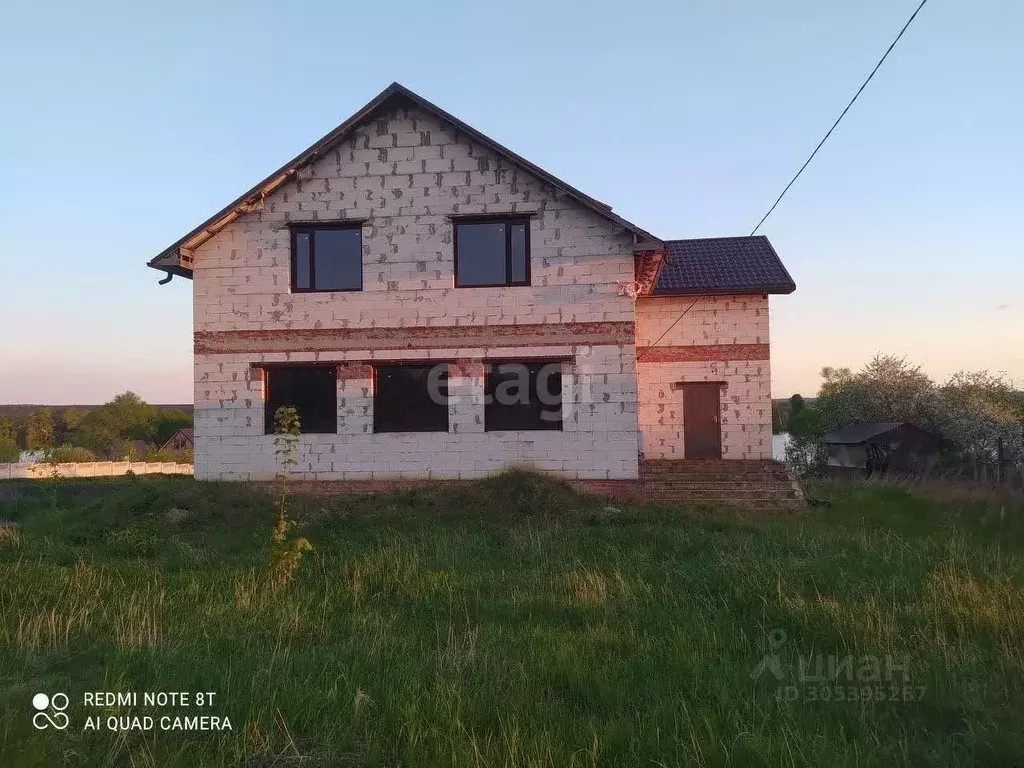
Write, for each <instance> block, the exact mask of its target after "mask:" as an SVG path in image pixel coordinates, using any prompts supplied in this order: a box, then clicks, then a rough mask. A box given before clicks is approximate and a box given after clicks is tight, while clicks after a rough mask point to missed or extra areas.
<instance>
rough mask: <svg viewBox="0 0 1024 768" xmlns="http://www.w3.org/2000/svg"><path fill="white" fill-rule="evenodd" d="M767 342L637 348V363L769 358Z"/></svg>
mask: <svg viewBox="0 0 1024 768" xmlns="http://www.w3.org/2000/svg"><path fill="white" fill-rule="evenodd" d="M769 359H770V357H769V346H768V345H767V344H697V345H692V346H664V347H662V346H654V347H640V348H638V349H637V363H639V364H641V365H643V364H644V363H689V362H694V361H705V360H719V361H728V360H769Z"/></svg>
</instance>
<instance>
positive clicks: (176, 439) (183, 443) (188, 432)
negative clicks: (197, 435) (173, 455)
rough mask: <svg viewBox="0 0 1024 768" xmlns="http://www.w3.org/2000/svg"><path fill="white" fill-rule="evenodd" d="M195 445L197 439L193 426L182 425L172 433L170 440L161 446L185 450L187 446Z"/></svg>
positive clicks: (162, 448)
mask: <svg viewBox="0 0 1024 768" xmlns="http://www.w3.org/2000/svg"><path fill="white" fill-rule="evenodd" d="M193 447H195V439H194V436H193V431H192V427H182V428H181V429H179V430H178V431H177V432H175V433H174V434H173V435H171V439H170V440H168V441H167V442H166V443H164V444H163V445H161V446H160V450H161V451H164V450H170V451H183V450H185V449H186V448H193Z"/></svg>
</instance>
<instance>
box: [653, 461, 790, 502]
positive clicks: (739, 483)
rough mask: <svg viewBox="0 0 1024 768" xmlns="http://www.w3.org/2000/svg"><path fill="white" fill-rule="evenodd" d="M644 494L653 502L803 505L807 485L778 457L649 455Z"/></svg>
mask: <svg viewBox="0 0 1024 768" xmlns="http://www.w3.org/2000/svg"><path fill="white" fill-rule="evenodd" d="M639 485H640V495H641V496H642V497H643V498H644V499H645V500H648V501H679V502H686V503H693V504H700V503H707V504H721V503H723V502H725V503H728V504H733V505H737V506H743V507H748V508H755V509H773V510H783V509H799V508H801V507H803V506H804V497H803V490H802V489H801V487H800V484H799V483H798V482H797V481H796V478H795V477H794V476H793V474H792V473H791V471H790V469H789V468H788V467H787V466H786V465H785V464H783V463H781V462H777V461H727V460H708V461H697V460H685V459H648V460H645V461H642V462H640V482H639Z"/></svg>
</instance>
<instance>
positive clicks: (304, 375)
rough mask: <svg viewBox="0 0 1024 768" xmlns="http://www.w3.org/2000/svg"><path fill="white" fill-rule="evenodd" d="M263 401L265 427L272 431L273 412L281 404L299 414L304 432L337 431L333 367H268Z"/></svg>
mask: <svg viewBox="0 0 1024 768" xmlns="http://www.w3.org/2000/svg"><path fill="white" fill-rule="evenodd" d="M266 376H267V390H266V403H265V417H264V421H265V424H264V426H265V429H266V433H267V434H268V435H270V434H273V433H274V414H275V413H277V409H278V408H280V407H281V406H283V405H290V406H292V407H293V408H295V410H296V411H298V413H299V427H300V429H301V431H302V432H304V433H325V432H337V431H338V390H337V388H336V387H335V383H334V376H335V369H334V367H333V366H315V367H314V366H308V365H307V366H289V367H287V368H268V369H267V371H266Z"/></svg>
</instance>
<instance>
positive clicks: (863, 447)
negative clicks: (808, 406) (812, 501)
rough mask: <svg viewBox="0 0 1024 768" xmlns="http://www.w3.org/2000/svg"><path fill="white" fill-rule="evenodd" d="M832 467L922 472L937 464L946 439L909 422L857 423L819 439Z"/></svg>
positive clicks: (866, 470)
mask: <svg viewBox="0 0 1024 768" xmlns="http://www.w3.org/2000/svg"><path fill="white" fill-rule="evenodd" d="M818 442H819V443H820V444H822V445H823V446H825V449H826V450H827V451H828V466H829V467H830V468H834V470H835V471H837V472H839V473H843V472H845V471H848V470H862V471H864V472H866V473H871V472H887V471H889V472H920V471H922V470H926V469H929V468H931V467H932V466H934V464H935V461H936V459H938V455H939V450H940V449H941V448H942V443H943V440H942V438H941V437H939V436H938V435H936V434H934V433H933V432H929V431H927V430H925V429H921V428H920V427H917V426H915V425H913V424H910V423H909V422H905V421H881V422H877V423H874V424H855V425H853V426H849V427H843V428H841V429H837V430H835V431H834V432H829V433H828V434H827V435H825V436H824V437H822V438H821V439H820V440H819V441H818Z"/></svg>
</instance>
